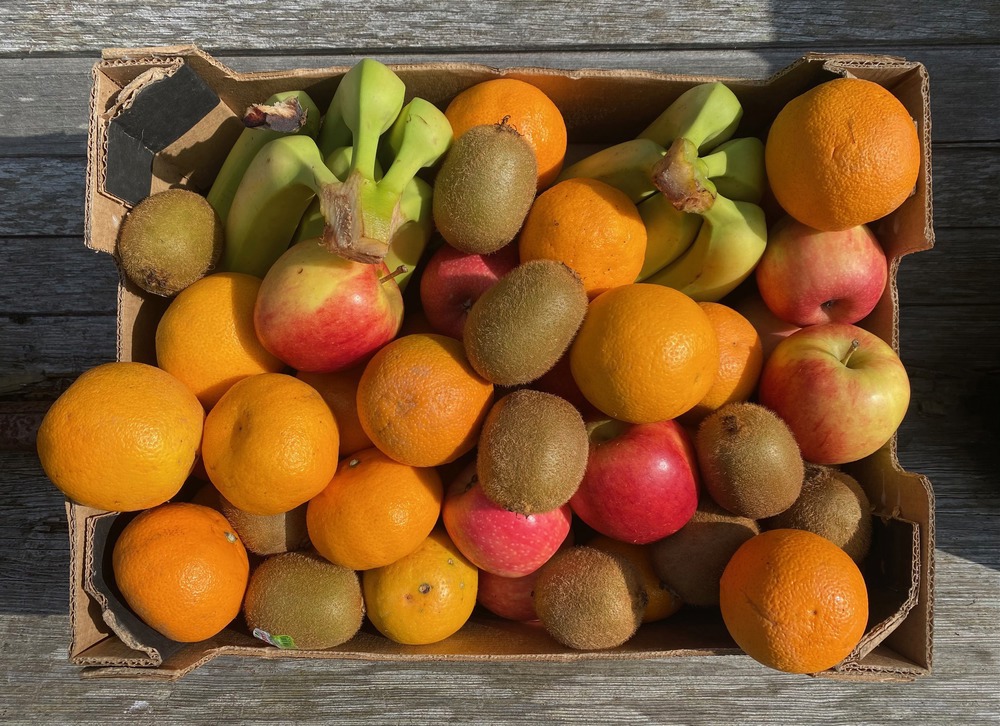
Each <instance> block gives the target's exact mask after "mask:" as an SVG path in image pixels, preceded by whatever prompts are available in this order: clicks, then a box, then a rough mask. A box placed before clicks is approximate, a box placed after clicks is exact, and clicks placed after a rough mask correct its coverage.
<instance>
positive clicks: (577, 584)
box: [534, 546, 649, 650]
mask: <svg viewBox="0 0 1000 726" xmlns="http://www.w3.org/2000/svg"><path fill="white" fill-rule="evenodd" d="M648 600H649V598H648V595H647V594H646V591H645V590H644V589H643V587H642V583H641V580H640V578H639V575H638V573H637V572H636V570H635V567H634V566H633V565H632V564H631V563H630V562H628V561H627V560H626V559H625V558H623V557H619V556H618V555H615V554H612V553H610V552H604V551H602V550H598V549H595V548H593V547H587V546H574V547H568V548H566V549H563V550H560V551H559V552H557V553H556V554H555V555H553V557H552V559H550V560H549V561H548V562H547V563H545V564H544V565H543V566H542V567H541V569H540V570H539V573H538V577H537V579H536V580H535V589H534V603H535V611H536V613H537V614H538V618H539V620H540V621H541V622H542V625H543V626H544V627H545V629H546V630H547V631H548V633H549V634H550V635H551V636H552V637H553V638H555V639H556V640H557V641H559V642H560V643H561V644H563V645H565V646H567V647H569V648H573V649H576V650H604V649H607V648H616V647H618V646H619V645H622V644H623V643H625V642H626V641H628V640H629V639H630V638H631V637H632V636H633V635H635V633H636V631H637V630H638V628H639V625H640V623H641V622H642V614H643V612H644V611H645V609H646V604H647V603H648Z"/></svg>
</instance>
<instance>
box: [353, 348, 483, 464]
mask: <svg viewBox="0 0 1000 726" xmlns="http://www.w3.org/2000/svg"><path fill="white" fill-rule="evenodd" d="M492 403H493V384H492V383H490V382H489V381H487V380H485V379H484V378H482V377H481V376H480V375H479V374H478V373H476V371H475V370H474V369H473V367H472V365H471V364H470V363H469V360H468V358H466V356H465V348H463V347H462V343H460V342H459V341H457V340H455V339H454V338H449V337H446V336H444V335H436V334H426V333H418V334H414V335H407V336H404V337H402V338H397V339H396V340H394V341H392V342H390V343H389V344H387V345H386V346H385V347H383V348H382V349H381V350H379V352H378V353H376V354H375V356H374V357H373V358H372V359H371V360H370V361H369V362H368V365H367V366H365V370H364V373H362V374H361V381H360V382H359V384H358V418H359V419H360V421H361V426H362V428H364V430H365V433H366V434H368V437H369V438H370V439H371V440H372V442H374V444H375V446H377V447H378V448H379V449H380V450H382V451H383V452H385V453H386V454H387V455H388V456H390V457H391V458H393V459H395V460H396V461H399V462H401V463H403V464H409V465H411V466H438V465H440V464H446V463H448V462H451V461H454V460H455V459H457V458H458V457H459V456H461V455H462V454H464V453H466V452H467V451H469V450H470V449H472V447H473V446H475V444H476V441H477V439H478V437H479V429H480V428H482V425H483V419H485V418H486V413H487V412H488V411H489V409H490V405H491V404H492Z"/></svg>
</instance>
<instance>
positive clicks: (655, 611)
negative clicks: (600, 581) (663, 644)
mask: <svg viewBox="0 0 1000 726" xmlns="http://www.w3.org/2000/svg"><path fill="white" fill-rule="evenodd" d="M587 544H588V545H589V546H590V547H593V548H594V549H598V550H601V551H602V552H609V553H611V554H613V555H618V556H619V557H622V558H624V559H625V560H627V561H628V562H630V563H632V566H633V567H635V571H636V572H637V573H638V574H639V580H640V582H641V583H642V588H643V590H645V591H646V598H647V600H646V607H645V609H644V610H643V613H642V622H644V623H654V622H656V621H657V620H663V619H664V618H667V617H670V616H671V615H673V614H674V613H676V612H677V611H678V610H680V609H681V606H683V604H684V603H683V602H682V601H681V599H680V598H679V597H677V595H675V594H674V593H673V592H671V590H670V589H669V588H668V587H667V585H666V583H665V582H663V580H661V579H660V578H659V576H658V575H657V574H656V572H655V571H654V570H653V560H652V559H651V558H650V556H649V545H639V544H632V543H631V542H622V541H621V540H617V539H612V538H611V537H606V536H604V535H600V536H599V537H596V538H594V539H592V540H591V541H590V542H588V543H587Z"/></svg>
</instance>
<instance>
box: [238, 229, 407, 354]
mask: <svg viewBox="0 0 1000 726" xmlns="http://www.w3.org/2000/svg"><path fill="white" fill-rule="evenodd" d="M402 321H403V296H402V294H401V293H400V291H399V285H397V284H396V281H395V280H394V279H392V277H391V276H390V275H389V271H388V269H386V266H385V265H384V264H382V263H379V264H377V265H368V264H364V263H360V262H351V261H349V260H345V259H344V258H342V257H340V256H338V255H336V254H334V253H332V252H330V251H329V250H327V249H326V248H325V247H323V245H322V244H320V243H319V241H318V240H315V239H313V240H305V241H303V242H299V243H298V244H296V245H293V246H292V247H291V248H289V249H288V251H286V252H285V253H284V254H283V255H282V256H281V257H279V258H278V260H277V261H276V262H275V263H274V265H273V266H272V267H271V269H270V270H268V272H267V274H266V275H265V276H264V281H263V283H262V284H261V286H260V291H259V292H258V293H257V303H256V305H255V307H254V329H255V330H256V331H257V337H258V338H259V339H260V342H261V344H262V345H263V346H264V347H265V348H266V349H267V350H268V351H269V352H270V353H271V354H272V355H274V356H276V357H278V358H279V359H281V360H282V361H284V362H285V363H287V364H288V365H289V366H291V367H292V368H294V369H296V370H298V371H304V372H309V373H331V372H334V371H339V370H344V369H346V368H350V367H352V366H355V365H359V364H361V363H362V362H364V361H365V360H366V359H367V358H368V357H369V356H371V355H372V354H373V353H374V352H375V351H377V350H378V349H379V348H381V347H382V346H383V345H385V344H386V343H388V342H389V341H390V340H392V339H393V338H394V337H395V336H396V333H398V332H399V328H400V325H401V324H402Z"/></svg>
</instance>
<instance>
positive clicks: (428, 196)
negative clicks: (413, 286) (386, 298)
mask: <svg viewBox="0 0 1000 726" xmlns="http://www.w3.org/2000/svg"><path fill="white" fill-rule="evenodd" d="M433 192H434V190H433V187H431V185H430V184H428V183H427V182H425V181H424V180H423V179H421V178H420V177H413V178H412V179H410V182H409V183H408V184H407V185H406V186H405V187H404V188H403V194H402V195H401V196H400V198H399V217H400V219H401V220H402V221H401V223H400V225H399V227H398V228H397V229H396V231H395V233H393V235H392V240H391V241H390V243H389V252H388V253H387V254H386V256H385V264H386V266H387V267H388V268H389V270H390V271H393V270H396V269H398V268H399V266H400V265H403V266H404V267H405V268H406V269H405V270H404V271H403V272H401V273H400V274H398V275H396V284H398V285H399V289H400V290H404V291H405V290H406V285H407V283H408V282H409V281H410V278H411V277H412V276H413V271H414V270H415V269H416V267H417V263H418V262H420V258H421V257H422V256H423V254H424V250H426V249H427V243H428V242H430V239H431V234H432V233H433V232H434V214H433V205H432V203H431V201H432V198H433Z"/></svg>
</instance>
